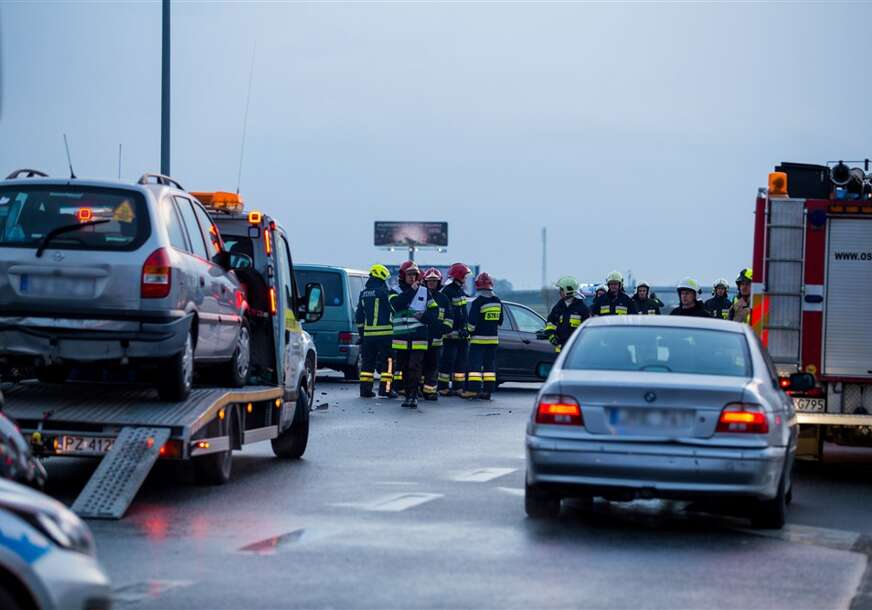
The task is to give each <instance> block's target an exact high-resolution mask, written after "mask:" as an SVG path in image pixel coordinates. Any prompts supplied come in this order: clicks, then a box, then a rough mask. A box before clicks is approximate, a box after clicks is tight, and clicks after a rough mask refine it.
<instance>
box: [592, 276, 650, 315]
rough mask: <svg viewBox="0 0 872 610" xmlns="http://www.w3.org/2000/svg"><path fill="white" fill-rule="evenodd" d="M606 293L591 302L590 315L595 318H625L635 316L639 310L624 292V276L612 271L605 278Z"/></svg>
mask: <svg viewBox="0 0 872 610" xmlns="http://www.w3.org/2000/svg"><path fill="white" fill-rule="evenodd" d="M606 286H608V291H607V292H606V293H605V294H604V295H603V296H601V297H597V298H596V299H595V300H594V302H593V308H592V311H591V313H592V314H593V315H595V316H626V315H628V314H637V313H639V310H638V309H637V308H636V303H635V302H633V299H631V298H630V297H629V296H628V295H627V293H626V292H624V276H623V275H621V274H620V273H619V272H617V271H612V272H611V273H609V275H608V277H607V278H606Z"/></svg>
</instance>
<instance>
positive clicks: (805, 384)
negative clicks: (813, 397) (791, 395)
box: [787, 373, 817, 392]
mask: <svg viewBox="0 0 872 610" xmlns="http://www.w3.org/2000/svg"><path fill="white" fill-rule="evenodd" d="M815 385H817V384H816V383H815V380H814V375H812V374H810V373H794V374H792V375H791V376H790V385H788V386H787V389H788V390H789V391H791V392H808V391H809V390H811V389H812V388H814V387H815Z"/></svg>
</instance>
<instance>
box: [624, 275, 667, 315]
mask: <svg viewBox="0 0 872 610" xmlns="http://www.w3.org/2000/svg"><path fill="white" fill-rule="evenodd" d="M650 290H651V285H650V284H649V283H648V282H639V283H638V284H636V294H634V295H633V296H632V297H631V298H632V299H633V302H634V303H635V304H636V309H637V310H639V313H640V314H643V315H647V316H659V315H660V307H661V306H662V303H660V301H659V300H658V299H655V298H653V297H652V296H651V295H650V294H649V292H650Z"/></svg>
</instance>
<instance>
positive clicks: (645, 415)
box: [609, 409, 694, 430]
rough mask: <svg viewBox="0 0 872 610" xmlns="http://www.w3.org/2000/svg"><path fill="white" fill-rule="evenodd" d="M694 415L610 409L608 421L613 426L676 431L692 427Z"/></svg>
mask: <svg viewBox="0 0 872 610" xmlns="http://www.w3.org/2000/svg"><path fill="white" fill-rule="evenodd" d="M693 419H694V413H693V412H692V411H685V410H680V409H612V410H611V413H610V414H609V421H610V423H611V424H612V425H613V426H624V427H627V428H648V429H657V430H676V429H680V428H687V427H689V426H691V425H693Z"/></svg>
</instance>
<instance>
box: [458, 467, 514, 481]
mask: <svg viewBox="0 0 872 610" xmlns="http://www.w3.org/2000/svg"><path fill="white" fill-rule="evenodd" d="M516 470H517V468H479V469H478V470H470V471H469V472H464V473H461V474H459V475H457V476H455V477H452V480H454V481H462V482H464V483H486V482H487V481H493V480H494V479H498V478H500V477H504V476H506V475H507V474H509V473H511V472H515V471H516Z"/></svg>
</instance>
